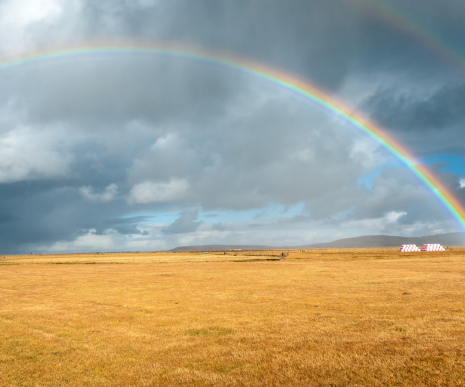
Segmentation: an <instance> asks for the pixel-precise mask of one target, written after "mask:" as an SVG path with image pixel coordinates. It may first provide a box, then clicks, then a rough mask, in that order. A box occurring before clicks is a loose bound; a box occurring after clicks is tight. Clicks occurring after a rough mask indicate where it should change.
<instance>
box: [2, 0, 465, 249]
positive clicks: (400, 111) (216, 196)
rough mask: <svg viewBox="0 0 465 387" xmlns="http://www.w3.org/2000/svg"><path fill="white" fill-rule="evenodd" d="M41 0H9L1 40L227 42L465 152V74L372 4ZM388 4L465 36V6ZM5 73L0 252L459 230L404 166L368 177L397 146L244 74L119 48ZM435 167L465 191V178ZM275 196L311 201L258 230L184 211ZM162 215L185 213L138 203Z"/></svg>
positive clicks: (9, 46) (33, 43)
mask: <svg viewBox="0 0 465 387" xmlns="http://www.w3.org/2000/svg"><path fill="white" fill-rule="evenodd" d="M28 1H29V0H24V4H23V9H21V7H20V5H18V4H20V3H19V2H15V1H13V0H8V1H4V2H2V3H0V7H2V8H1V10H0V11H1V12H0V52H2V53H9V52H19V51H27V50H31V49H38V48H40V47H44V46H53V45H63V46H67V45H70V44H72V43H76V42H81V43H82V42H84V43H91V42H92V41H101V40H105V41H113V42H118V41H125V40H129V41H134V40H135V41H145V42H151V41H160V40H161V41H174V42H182V43H188V44H193V45H194V46H202V47H208V48H213V49H217V50H218V51H220V52H223V51H224V52H227V53H232V54H237V55H238V56H243V57H247V58H251V59H254V60H257V61H259V62H263V63H265V64H268V65H270V66H277V67H279V68H282V69H285V70H286V71H288V72H290V73H294V74H296V75H298V76H300V77H302V78H305V79H309V80H311V81H312V82H313V83H315V84H318V85H321V86H323V87H325V88H327V89H329V90H331V92H332V93H334V94H335V95H339V93H341V99H344V100H345V101H347V102H348V103H349V104H350V105H351V106H354V107H356V106H359V108H360V110H361V111H362V112H363V113H366V114H368V115H371V116H372V117H373V118H374V119H375V120H377V121H379V122H380V123H382V124H383V126H384V127H385V128H387V130H388V131H392V133H394V134H395V135H396V136H398V137H399V138H400V139H402V142H403V143H405V144H413V145H412V148H413V149H420V148H421V149H422V150H423V152H424V153H427V154H429V155H435V154H444V153H447V152H449V153H450V154H452V153H454V152H455V153H456V154H458V153H463V146H462V145H461V144H463V143H465V142H464V139H465V138H464V136H465V131H464V130H463V123H464V122H463V117H462V114H461V110H463V109H461V106H463V102H465V86H464V84H463V81H460V82H457V77H458V73H457V71H456V69H455V68H452V67H450V65H449V63H447V62H444V61H443V59H442V58H439V57H437V56H435V54H434V51H432V50H431V49H430V47H428V45H424V44H423V43H422V42H419V40H418V39H417V38H415V37H413V36H411V35H410V34H409V32H408V31H406V30H404V29H399V28H398V27H397V26H396V25H395V24H392V20H390V19H389V17H386V15H379V14H375V13H373V12H372V10H371V9H370V8H369V7H366V4H367V3H366V1H365V0H357V1H348V0H340V1H336V0H334V1H323V2H322V1H300V0H291V1H284V0H280V1H277V0H271V1H269V0H254V1H245V0H239V1H219V0H196V1H195V2H192V1H191V0H168V1H167V0H158V1H150V0H138V1H133V2H128V1H123V0H117V1H114V0H111V1H110V0H103V1H99V2H95V1H90V0H82V1H81V0H76V1H70V2H64V1H62V0H41V2H40V6H38V5H37V4H38V3H37V2H32V0H30V1H29V3H28ZM21 4H22V3H21ZM392 4H395V5H396V6H399V7H403V8H402V9H404V11H405V12H409V13H411V14H413V15H415V14H417V15H419V17H421V18H422V22H425V23H430V25H431V26H432V27H434V28H436V27H439V28H441V31H443V32H442V33H443V34H444V37H445V38H447V39H452V40H454V39H456V38H457V37H458V36H463V34H464V33H465V23H463V15H465V10H464V5H463V3H459V2H456V1H451V0H445V1H441V2H440V3H439V1H432V2H427V4H425V3H424V2H421V3H420V2H419V1H417V0H409V1H406V2H405V1H404V2H398V3H392ZM439 4H440V5H439ZM25 10H27V12H26V11H25ZM435 12H436V13H435ZM434 15H437V17H436V18H435V16H434ZM431 23H432V24H431ZM448 26H450V28H451V29H450V30H448ZM450 31H452V32H450ZM454 41H455V40H454ZM0 77H1V81H2V88H1V89H0V113H1V114H0V198H1V199H2V200H1V201H0V242H1V246H2V248H3V249H4V251H8V252H11V251H13V252H22V251H27V250H30V249H31V248H42V249H44V250H47V249H48V248H51V247H50V246H55V247H54V248H55V249H57V250H60V249H71V250H72V249H84V250H86V249H87V250H98V251H101V250H102V249H103V247H102V246H104V248H110V247H108V246H112V243H120V244H119V245H118V246H119V247H121V249H123V250H124V249H126V247H125V246H126V243H127V244H128V246H129V245H130V244H129V243H140V244H139V245H136V244H134V245H130V246H131V248H132V249H139V248H138V247H135V246H142V247H144V248H149V247H150V246H152V247H153V246H162V247H166V248H168V247H174V246H173V245H174V244H177V243H179V241H180V240H181V239H179V238H184V239H182V241H183V242H184V241H187V242H189V241H199V242H205V241H209V242H211V241H214V240H216V239H215V238H220V239H221V238H222V239H221V240H224V241H226V240H228V238H230V239H229V240H228V241H229V243H234V242H235V241H237V240H239V239H240V240H247V239H244V238H249V239H248V240H249V241H250V242H254V243H255V242H259V240H253V238H262V237H263V238H267V237H270V238H272V237H271V236H270V235H271V234H269V235H268V234H267V235H268V236H264V234H253V233H252V232H250V230H251V229H259V228H260V229H261V230H262V229H265V228H266V227H269V228H270V229H271V230H276V229H277V227H280V225H282V224H286V226H285V227H296V228H297V227H300V226H299V225H305V226H303V227H307V226H308V227H334V228H337V227H341V228H342V229H344V227H347V228H348V227H353V228H355V229H359V230H370V228H371V230H374V229H376V230H384V229H386V227H389V228H390V229H391V230H395V231H398V232H399V233H402V232H415V230H417V231H418V230H420V231H421V230H432V229H434V227H436V226H435V225H436V224H438V225H440V227H444V228H447V227H448V224H447V221H448V219H449V217H448V215H447V214H446V213H445V212H444V210H443V209H441V208H440V207H439V206H437V203H436V202H435V201H434V199H432V198H431V195H430V194H429V193H428V192H427V191H426V190H425V188H424V187H422V186H421V185H419V184H418V183H417V182H416V181H415V180H414V179H413V177H412V176H411V175H410V174H408V173H406V172H405V170H404V169H402V168H396V169H389V168H388V169H384V170H383V172H382V173H381V174H380V175H379V176H377V177H376V178H375V179H374V181H373V187H372V188H371V189H368V188H366V187H363V186H360V185H358V184H357V180H358V179H359V178H360V177H361V176H363V175H364V174H366V173H369V172H372V171H373V170H377V169H378V168H379V167H380V166H382V165H383V164H384V163H386V160H387V159H388V158H387V157H386V155H385V154H384V153H383V152H381V151H380V150H379V149H377V147H376V146H375V145H373V144H371V143H369V142H368V141H366V140H365V139H363V138H362V137H360V136H359V135H357V134H356V133H355V132H354V131H353V130H352V129H351V128H349V127H347V125H345V124H343V123H341V122H340V121H339V120H337V119H335V118H334V117H332V116H331V115H329V114H327V113H325V112H321V111H318V110H316V109H315V108H313V107H311V106H309V105H308V104H306V103H303V102H301V101H299V100H298V99H296V98H295V97H292V96H291V95H290V94H288V93H287V92H283V91H280V90H278V89H277V88H276V87H274V86H271V85H268V84H265V83H263V82H260V81H258V80H256V79H253V78H252V77H250V76H245V75H243V74H242V75H241V74H239V73H238V72H236V71H232V70H230V69H224V68H219V67H215V66H209V65H205V64H202V63H191V62H189V61H183V60H179V59H166V58H165V59H155V58H144V59H142V58H134V57H124V56H121V57H117V58H116V57H112V58H111V59H109V58H94V59H91V58H80V59H76V58H75V59H72V60H64V61H60V62H59V63H58V62H54V63H48V64H41V65H39V64H35V65H30V66H27V67H22V68H16V69H10V70H9V71H8V72H3V73H2V74H0ZM420 135H421V136H423V137H420ZM422 138H424V140H422ZM438 173H439V174H440V175H441V178H442V179H443V180H444V181H446V183H447V184H448V186H449V187H451V189H452V190H454V192H455V193H456V194H457V196H459V197H462V198H463V197H464V193H463V192H464V189H463V188H460V187H461V186H460V180H461V178H460V176H456V175H452V174H448V173H445V172H442V171H441V170H440V168H439V169H438ZM462 178H463V177H462ZM464 199H465V198H464ZM270 203H271V204H276V205H282V206H285V207H286V208H287V207H291V206H294V205H298V204H299V203H300V204H302V203H303V204H304V205H305V209H304V211H303V212H302V213H301V214H299V215H296V216H293V217H292V216H291V217H289V218H288V219H284V218H285V217H284V218H283V220H282V221H273V222H271V221H270V222H268V223H267V215H266V211H262V212H263V214H264V215H263V216H262V217H261V218H260V219H256V220H255V221H253V222H250V224H251V226H253V227H249V228H248V230H249V231H248V232H249V234H248V235H246V236H244V235H243V234H241V232H240V230H239V231H238V228H242V229H243V228H245V227H246V223H247V222H244V221H243V222H242V223H241V222H238V223H236V224H237V225H238V226H237V227H235V226H234V224H232V223H234V222H222V223H214V224H207V223H202V221H199V220H198V211H191V210H186V208H199V209H200V210H201V211H214V212H215V213H217V212H219V211H222V210H237V211H248V210H251V209H262V210H263V208H265V207H266V206H267V205H270ZM431 203H434V204H433V205H432V204H431ZM425 209H428V211H425ZM158 212H160V213H164V212H165V213H166V212H170V213H179V214H180V215H179V217H178V219H176V220H175V221H174V223H172V224H170V225H166V223H160V224H156V222H157V218H153V217H148V216H146V215H140V214H146V213H150V214H154V213H158ZM204 220H205V221H207V220H208V216H207V217H206V218H205V219H204ZM254 222H255V223H254ZM260 222H261V223H260ZM435 222H436V223H435ZM273 227H274V229H273ZM438 227H439V226H438ZM449 227H450V225H449ZM406 230H407V231H406ZM409 230H414V231H409ZM420 231H418V232H420ZM234 232H236V234H234ZM273 232H274V231H273ZM369 232H370V231H369ZM215 233H218V234H215ZM228 233H229V234H228ZM219 234H221V236H218V235H219ZM125 238H126V239H125ZM185 238H191V239H185ZM208 238H211V239H208ZM234 238H236V239H234ZM99 240H102V241H104V242H102V244H99V243H100V242H98V241H99ZM218 240H219V239H218ZM144 243H145V244H144ZM149 243H153V244H151V245H150V244H149ZM272 244H273V243H272ZM73 246H74V247H73Z"/></svg>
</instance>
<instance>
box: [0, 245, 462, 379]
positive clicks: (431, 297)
mask: <svg viewBox="0 0 465 387" xmlns="http://www.w3.org/2000/svg"><path fill="white" fill-rule="evenodd" d="M281 253H282V251H266V252H263V251H262V252H260V251H255V252H246V251H231V252H227V253H226V254H224V253H223V252H215V253H205V254H202V253H137V254H136V253H125V254H109V253H108V254H76V255H53V256H51V255H48V256H45V255H27V256H15V257H12V256H1V258H0V386H167V385H170V386H183V385H185V386H271V385H272V386H461V385H465V376H464V375H465V314H464V311H465V305H464V302H463V300H464V299H465V251H463V250H461V249H458V248H456V249H454V250H452V251H451V250H449V251H445V252H431V253H398V252H396V251H395V249H391V248H387V249H353V250H350V249H347V250H308V251H290V254H289V256H288V257H286V258H285V259H283V260H280V257H281ZM3 257H5V258H3Z"/></svg>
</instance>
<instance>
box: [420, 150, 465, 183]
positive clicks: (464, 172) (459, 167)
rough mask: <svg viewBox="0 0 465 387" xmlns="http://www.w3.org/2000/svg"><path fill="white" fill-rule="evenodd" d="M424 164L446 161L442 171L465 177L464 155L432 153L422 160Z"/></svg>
mask: <svg viewBox="0 0 465 387" xmlns="http://www.w3.org/2000/svg"><path fill="white" fill-rule="evenodd" d="M422 161H423V162H425V163H426V164H436V163H446V164H447V165H446V166H445V167H444V168H441V170H442V171H444V172H451V173H453V174H454V175H459V176H460V177H461V178H462V179H463V178H465V156H464V155H434V156H430V157H425V158H424V159H423V160H422Z"/></svg>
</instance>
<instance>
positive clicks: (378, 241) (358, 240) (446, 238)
mask: <svg viewBox="0 0 465 387" xmlns="http://www.w3.org/2000/svg"><path fill="white" fill-rule="evenodd" d="M425 243H439V244H441V245H444V246H463V245H465V234H464V233H460V232H455V233H449V234H438V235H430V236H423V237H409V238H407V237H400V236H391V235H365V236H360V237H354V238H344V239H338V240H336V241H334V242H328V243H316V244H312V245H306V246H299V247H297V248H305V249H321V248H344V247H346V248H349V247H397V246H401V245H407V244H415V245H419V246H422V245H423V244H425Z"/></svg>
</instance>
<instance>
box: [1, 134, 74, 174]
mask: <svg viewBox="0 0 465 387" xmlns="http://www.w3.org/2000/svg"><path fill="white" fill-rule="evenodd" d="M73 159H74V156H73V155H72V154H70V153H69V152H67V151H66V150H65V149H63V145H62V144H61V143H60V139H59V137H58V136H56V135H54V134H53V133H51V132H50V133H48V132H46V131H38V130H32V129H29V128H21V129H15V130H12V131H9V132H7V133H6V134H4V135H3V136H1V137H0V183H13V182H18V181H23V180H38V179H44V178H55V177H63V176H66V175H68V173H69V165H70V163H71V162H72V161H73Z"/></svg>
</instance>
